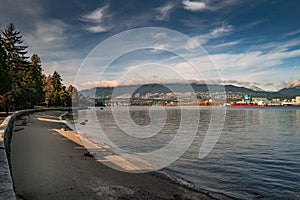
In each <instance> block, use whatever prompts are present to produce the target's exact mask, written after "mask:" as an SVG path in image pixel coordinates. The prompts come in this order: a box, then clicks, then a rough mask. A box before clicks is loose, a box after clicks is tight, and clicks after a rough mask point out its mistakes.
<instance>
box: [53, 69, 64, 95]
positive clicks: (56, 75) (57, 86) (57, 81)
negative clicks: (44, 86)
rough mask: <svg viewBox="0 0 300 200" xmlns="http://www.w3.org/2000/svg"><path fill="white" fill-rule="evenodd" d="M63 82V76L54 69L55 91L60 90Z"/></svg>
mask: <svg viewBox="0 0 300 200" xmlns="http://www.w3.org/2000/svg"><path fill="white" fill-rule="evenodd" d="M61 82H62V79H61V76H60V75H59V73H57V71H54V73H53V75H52V84H53V88H54V91H60V89H61V87H62V83H61Z"/></svg>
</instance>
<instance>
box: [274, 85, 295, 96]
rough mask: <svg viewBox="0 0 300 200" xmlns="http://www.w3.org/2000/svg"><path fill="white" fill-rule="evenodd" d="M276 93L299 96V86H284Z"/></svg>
mask: <svg viewBox="0 0 300 200" xmlns="http://www.w3.org/2000/svg"><path fill="white" fill-rule="evenodd" d="M278 93H280V94H283V95H286V96H300V86H297V87H292V88H284V89H281V90H279V91H278Z"/></svg>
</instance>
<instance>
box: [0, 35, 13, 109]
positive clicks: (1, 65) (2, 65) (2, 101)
mask: <svg viewBox="0 0 300 200" xmlns="http://www.w3.org/2000/svg"><path fill="white" fill-rule="evenodd" d="M0 38H1V32H0ZM10 89H11V77H10V75H9V72H8V66H7V64H6V52H5V50H4V47H3V44H2V40H0V108H1V107H2V108H4V109H5V110H6V112H7V113H8V98H7V93H8V92H9V91H10Z"/></svg>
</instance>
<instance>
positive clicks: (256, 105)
mask: <svg viewBox="0 0 300 200" xmlns="http://www.w3.org/2000/svg"><path fill="white" fill-rule="evenodd" d="M230 106H247V107H263V106H265V105H264V104H251V103H232V104H230Z"/></svg>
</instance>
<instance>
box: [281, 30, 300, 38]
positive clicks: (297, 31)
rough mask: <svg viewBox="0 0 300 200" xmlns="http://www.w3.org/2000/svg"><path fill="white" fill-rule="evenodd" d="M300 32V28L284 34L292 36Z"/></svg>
mask: <svg viewBox="0 0 300 200" xmlns="http://www.w3.org/2000/svg"><path fill="white" fill-rule="evenodd" d="M299 33H300V29H298V30H295V31H291V32H288V33H286V34H284V35H283V37H290V36H294V35H297V34H299Z"/></svg>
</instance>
